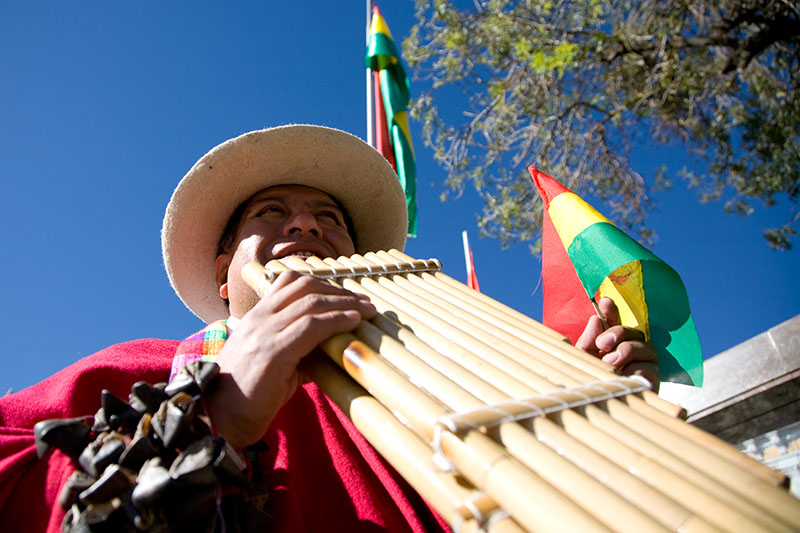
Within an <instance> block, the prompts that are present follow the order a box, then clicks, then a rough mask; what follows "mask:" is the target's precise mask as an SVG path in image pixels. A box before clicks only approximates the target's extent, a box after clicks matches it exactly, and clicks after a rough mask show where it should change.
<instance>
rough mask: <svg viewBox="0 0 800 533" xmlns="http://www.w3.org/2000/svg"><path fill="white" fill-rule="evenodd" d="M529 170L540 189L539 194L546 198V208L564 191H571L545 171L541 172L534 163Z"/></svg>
mask: <svg viewBox="0 0 800 533" xmlns="http://www.w3.org/2000/svg"><path fill="white" fill-rule="evenodd" d="M528 172H530V174H531V177H532V178H533V182H534V183H535V184H536V188H537V189H539V194H540V195H541V196H542V200H544V207H545V209H546V208H547V207H549V206H550V202H552V201H553V198H555V197H556V196H558V195H559V194H561V193H562V192H571V191H570V190H569V189H567V188H566V187H564V186H563V185H561V184H560V183H559V182H557V181H556V180H554V179H553V178H551V177H550V176H548V175H547V174H545V173H544V172H539V171H538V170H537V169H536V167H535V166H534V165H531V166H530V167H528Z"/></svg>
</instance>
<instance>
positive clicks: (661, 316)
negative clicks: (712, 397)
mask: <svg viewBox="0 0 800 533" xmlns="http://www.w3.org/2000/svg"><path fill="white" fill-rule="evenodd" d="M642 278H643V279H644V298H645V301H646V302H647V310H648V313H649V314H650V341H651V342H652V343H653V346H656V347H657V348H658V369H659V370H660V371H661V375H662V377H661V379H662V380H666V381H672V382H674V383H683V384H686V385H696V386H698V387H702V386H703V358H702V351H701V347H700V340H699V339H698V338H697V330H696V329H695V326H694V319H693V318H692V314H691V311H690V310H689V296H688V294H687V293H686V288H685V287H684V286H683V282H682V281H681V278H680V276H678V273H677V272H675V270H673V269H672V268H671V267H670V266H669V265H667V264H666V263H664V262H663V261H660V260H657V261H643V262H642Z"/></svg>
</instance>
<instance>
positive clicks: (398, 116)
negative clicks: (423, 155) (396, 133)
mask: <svg viewBox="0 0 800 533" xmlns="http://www.w3.org/2000/svg"><path fill="white" fill-rule="evenodd" d="M394 121H395V122H396V123H397V125H398V126H400V129H401V130H402V131H403V135H405V137H406V141H407V142H408V147H409V148H411V155H414V147H413V146H412V145H411V131H410V130H409V129H408V113H407V112H405V111H398V112H397V113H395V114H394Z"/></svg>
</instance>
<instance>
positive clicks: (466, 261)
mask: <svg viewBox="0 0 800 533" xmlns="http://www.w3.org/2000/svg"><path fill="white" fill-rule="evenodd" d="M461 242H462V243H464V264H465V265H466V267H467V279H469V271H470V264H469V238H468V237H467V230H464V231H462V232H461Z"/></svg>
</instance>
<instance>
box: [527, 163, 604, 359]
mask: <svg viewBox="0 0 800 533" xmlns="http://www.w3.org/2000/svg"><path fill="white" fill-rule="evenodd" d="M539 176H546V174H541V173H540V174H539ZM547 177H548V178H549V176H547ZM551 180H552V178H551ZM553 182H554V183H555V181H554V180H553ZM537 185H538V183H537ZM562 188H563V187H562ZM540 190H541V188H540ZM565 190H567V189H565ZM561 192H563V191H561ZM542 194H543V195H544V193H542ZM559 194H560V193H559ZM551 198H552V196H551ZM594 314H595V312H594V307H592V303H591V301H590V300H589V297H588V296H587V295H586V290H585V289H584V288H583V285H581V280H580V279H578V273H577V272H575V267H574V266H572V261H570V260H569V256H568V255H567V250H566V249H565V248H564V243H562V242H561V237H559V235H558V231H556V228H555V226H554V225H553V221H552V220H550V215H549V214H548V213H547V208H546V207H545V209H544V213H543V216H542V323H543V324H544V325H545V326H548V327H550V328H553V329H554V330H556V331H558V332H559V333H561V334H562V335H564V336H565V337H567V338H568V339H569V340H570V341H572V344H575V342H577V340H578V337H580V336H581V333H583V330H584V328H585V327H586V321H587V320H588V319H589V317H590V316H592V315H594Z"/></svg>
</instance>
